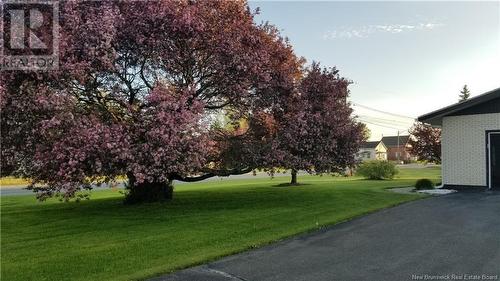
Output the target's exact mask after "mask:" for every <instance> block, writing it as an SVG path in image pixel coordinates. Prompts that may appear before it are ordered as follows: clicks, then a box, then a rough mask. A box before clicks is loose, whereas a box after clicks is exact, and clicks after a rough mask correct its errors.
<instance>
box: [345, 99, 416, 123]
mask: <svg viewBox="0 0 500 281" xmlns="http://www.w3.org/2000/svg"><path fill="white" fill-rule="evenodd" d="M352 104H353V105H355V106H359V107H362V108H365V109H368V110H372V111H376V112H379V113H384V114H387V115H392V116H398V117H401V118H406V119H412V120H415V119H416V118H415V117H410V116H405V115H400V114H395V113H391V112H387V111H383V110H379V109H375V108H373V107H369V106H365V105H362V104H359V103H356V102H352Z"/></svg>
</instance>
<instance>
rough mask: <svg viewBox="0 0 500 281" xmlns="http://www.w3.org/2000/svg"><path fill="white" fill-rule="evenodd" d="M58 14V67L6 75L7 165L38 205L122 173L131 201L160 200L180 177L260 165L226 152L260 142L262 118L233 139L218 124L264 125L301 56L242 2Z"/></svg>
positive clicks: (90, 6) (110, 5) (131, 5)
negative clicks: (24, 180) (224, 119)
mask: <svg viewBox="0 0 500 281" xmlns="http://www.w3.org/2000/svg"><path fill="white" fill-rule="evenodd" d="M145 14H147V15H148V16H147V17H145V16H144V15H145ZM60 15H61V18H60V26H61V27H60V32H61V36H60V46H59V50H60V54H59V55H60V57H59V59H60V66H59V70H58V71H51V72H44V73H41V72H27V71H26V72H20V71H12V72H2V74H1V75H2V77H1V80H0V81H1V85H0V87H1V89H3V91H2V96H1V99H2V103H1V105H2V120H1V122H2V123H1V125H2V126H1V130H2V136H1V138H2V139H1V140H2V151H1V152H2V166H4V165H5V166H12V167H15V173H16V174H17V175H21V176H24V177H28V178H30V179H31V180H32V183H31V185H30V188H31V189H33V190H35V191H37V192H38V197H39V198H40V199H43V198H46V197H47V196H52V195H54V194H62V195H63V196H64V197H65V198H66V199H69V198H71V197H73V196H74V195H75V194H76V193H77V191H79V190H82V189H89V188H91V184H92V183H93V182H97V183H103V182H110V181H113V180H114V179H115V178H116V177H118V176H120V175H127V177H128V191H129V192H128V195H127V201H128V202H131V203H134V202H140V201H157V200H164V199H169V198H171V197H172V190H173V187H172V181H173V180H181V181H197V180H203V179H206V178H209V177H213V176H218V175H220V176H227V175H230V174H239V173H245V172H248V171H251V170H252V169H254V168H255V166H247V165H246V164H247V162H234V161H232V160H233V158H231V157H230V154H231V151H234V147H241V146H244V144H252V143H258V142H259V141H261V140H252V139H251V138H253V137H256V136H258V135H259V134H258V133H257V132H259V129H258V128H255V126H258V124H259V123H258V122H252V130H250V132H255V133H243V134H239V135H235V132H234V131H230V132H225V131H224V130H220V129H219V130H213V128H212V127H211V125H210V120H211V117H213V116H216V115H219V114H222V113H224V114H227V115H228V116H230V118H231V119H232V121H234V122H236V120H241V119H248V120H251V119H258V118H256V117H253V116H258V115H259V114H260V112H264V111H269V110H272V108H273V107H274V106H275V104H277V103H276V101H277V100H279V99H281V96H286V95H288V94H289V93H290V92H291V89H293V86H294V80H295V79H296V78H297V77H298V73H299V70H300V69H299V67H300V64H301V60H300V59H298V58H296V57H295V55H294V54H293V50H292V48H291V46H290V45H289V44H288V42H287V41H286V40H284V39H283V38H281V37H280V35H279V33H278V32H277V31H276V29H275V28H274V27H272V26H270V25H268V24H263V25H256V24H254V21H253V14H252V13H251V12H250V11H249V9H248V7H247V5H246V2H244V1H175V2H174V1H108V2H99V1H87V2H80V1H67V2H61V3H60ZM253 152H254V153H255V152H258V151H253ZM253 158H258V157H253ZM250 164H255V163H250Z"/></svg>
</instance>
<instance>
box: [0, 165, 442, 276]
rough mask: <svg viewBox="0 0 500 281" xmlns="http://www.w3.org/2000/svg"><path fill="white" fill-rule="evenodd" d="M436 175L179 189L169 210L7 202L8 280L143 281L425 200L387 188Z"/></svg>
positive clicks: (98, 198)
mask: <svg viewBox="0 0 500 281" xmlns="http://www.w3.org/2000/svg"><path fill="white" fill-rule="evenodd" d="M439 173H440V170H439V169H438V168H426V169H420V170H414V169H404V170H402V171H401V173H400V175H399V177H398V178H396V179H395V180H392V181H366V180H361V179H359V178H356V177H354V178H333V177H331V176H323V177H316V176H315V177H313V176H301V177H299V181H301V182H303V183H307V184H308V185H303V186H299V187H277V186H276V185H277V184H279V183H283V182H285V181H288V177H286V178H285V177H277V178H275V179H273V180H271V179H267V178H265V179H264V178H260V179H259V178H255V179H250V180H231V181H229V180H224V181H211V182H204V183H197V184H182V185H181V184H179V185H177V186H176V190H175V194H174V196H175V199H174V200H173V201H172V202H170V203H164V204H159V203H158V204H146V205H140V206H124V205H123V204H122V203H121V199H122V198H121V197H122V196H121V194H120V193H119V192H118V191H111V190H107V191H99V192H94V193H93V194H92V199H91V200H90V201H84V202H80V203H76V202H71V203H61V202H58V201H55V200H52V201H48V202H44V203H39V202H36V201H35V200H34V199H33V197H32V196H15V197H2V199H1V279H2V280H11V281H16V280H19V281H21V280H22V281H26V280H37V281H41V280H50V281H54V280H136V279H144V278H147V277H151V276H155V275H158V274H161V273H167V272H170V271H173V270H175V269H179V268H183V267H187V266H190V265H195V264H199V263H202V262H205V261H208V260H213V259H216V258H218V257H221V256H224V255H228V254H231V253H236V252H240V251H243V250H245V249H249V248H253V247H258V246H261V245H264V244H267V243H270V242H272V241H276V240H279V239H281V238H284V237H288V236H291V235H294V234H297V233H301V232H306V231H311V230H314V229H317V228H319V227H322V226H324V225H330V224H334V223H338V222H341V221H345V220H348V219H350V218H353V217H356V216H360V215H362V214H365V213H368V212H372V211H375V210H377V209H381V208H386V207H390V206H393V205H396V204H399V203H402V202H406V201H409V200H414V199H418V198H421V196H420V195H407V194H397V193H393V192H390V191H387V190H384V189H385V188H388V187H400V186H408V185H410V184H413V183H414V181H415V180H416V179H417V178H422V177H426V178H431V179H434V180H436V181H438V180H439Z"/></svg>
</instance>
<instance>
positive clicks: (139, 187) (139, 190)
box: [125, 175, 174, 204]
mask: <svg viewBox="0 0 500 281" xmlns="http://www.w3.org/2000/svg"><path fill="white" fill-rule="evenodd" d="M127 176H128V180H129V182H128V184H127V191H128V192H127V194H126V196H125V204H138V203H146V202H161V201H169V200H171V199H172V197H173V193H174V186H173V185H172V181H166V182H142V183H140V184H137V183H136V181H135V177H134V176H133V175H127Z"/></svg>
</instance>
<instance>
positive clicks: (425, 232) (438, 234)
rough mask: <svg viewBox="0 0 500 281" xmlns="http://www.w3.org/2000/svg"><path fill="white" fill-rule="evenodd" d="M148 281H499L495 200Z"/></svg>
mask: <svg viewBox="0 0 500 281" xmlns="http://www.w3.org/2000/svg"><path fill="white" fill-rule="evenodd" d="M460 278H461V279H460ZM151 280H155V281H159V280H177V281H179V280H182V281H228V280H232V281H234V280H240V281H241V280H245V281H257V280H258V281H295V280H303V281H315V280H325V281H326V280H328V281H331V280H343V281H347V280H387V281H389V280H500V192H477V193H456V194H452V195H446V196H440V197H433V198H429V199H424V200H419V201H414V202H410V203H407V204H404V205H401V206H398V207H395V208H391V209H387V210H383V211H380V212H377V213H374V214H371V215H367V216H364V217H361V218H358V219H355V220H352V221H350V222H346V223H342V224H339V225H336V226H333V227H330V228H328V229H325V230H322V231H319V232H315V233H311V234H306V235H303V236H299V237H296V238H292V239H288V240H285V241H282V242H278V243H275V244H272V245H269V246H267V247H263V248H260V249H257V250H253V251H249V252H245V253H242V254H238V255H234V256H229V257H226V258H223V259H221V260H219V261H216V262H212V263H209V264H206V265H202V266H198V267H194V268H190V269H186V270H183V271H179V272H176V273H173V274H170V275H165V276H161V277H158V278H154V279H151Z"/></svg>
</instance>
